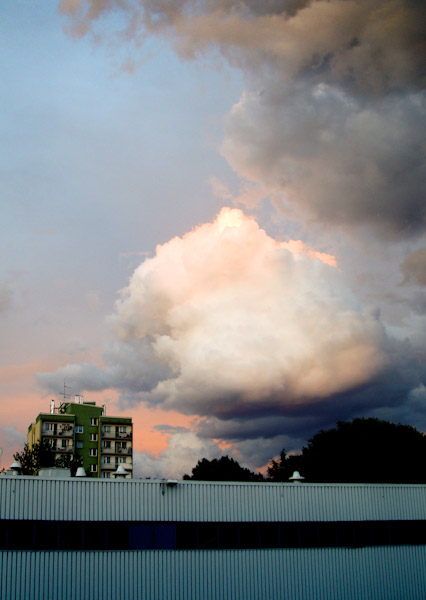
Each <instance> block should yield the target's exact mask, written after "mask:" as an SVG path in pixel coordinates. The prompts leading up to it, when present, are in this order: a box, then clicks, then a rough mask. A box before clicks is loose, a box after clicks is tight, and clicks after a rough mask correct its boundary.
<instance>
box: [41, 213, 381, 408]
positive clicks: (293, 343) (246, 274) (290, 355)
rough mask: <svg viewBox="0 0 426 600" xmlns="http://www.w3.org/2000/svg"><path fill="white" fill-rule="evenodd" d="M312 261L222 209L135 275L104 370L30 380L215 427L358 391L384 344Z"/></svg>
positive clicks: (336, 278) (75, 369) (330, 274)
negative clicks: (122, 394) (119, 396)
mask: <svg viewBox="0 0 426 600" xmlns="http://www.w3.org/2000/svg"><path fill="white" fill-rule="evenodd" d="M289 248H290V249H292V251H290V249H289ZM317 255H318V256H319V258H316V254H315V253H313V252H312V251H311V250H310V249H309V248H306V246H303V245H302V244H294V243H293V244H290V243H283V242H280V241H277V240H274V239H272V238H271V237H269V236H268V235H267V234H266V232H265V231H264V230H262V229H261V228H260V227H259V226H258V224H257V223H256V221H255V220H254V219H252V218H249V217H246V216H245V215H244V214H243V213H242V212H241V211H240V210H237V209H229V208H224V209H222V211H221V212H220V213H219V215H218V216H217V218H216V220H215V221H214V222H213V223H206V224H204V225H201V226H200V227H197V228H195V229H194V230H193V231H191V232H190V233H187V234H186V235H185V236H183V237H182V238H179V237H176V238H173V239H172V240H170V241H169V242H168V243H166V244H164V245H161V246H158V247H157V251H156V256H155V257H154V258H150V259H146V260H145V261H144V262H143V263H142V264H141V265H140V266H139V267H138V268H137V269H136V271H135V272H134V274H133V276H132V278H131V280H130V283H129V285H128V287H127V288H125V289H124V290H123V291H122V292H121V298H120V300H119V301H118V302H117V305H116V312H115V315H114V316H113V317H112V318H111V321H112V325H113V329H114V331H115V334H116V336H117V338H118V342H117V344H116V345H115V346H114V349H113V350H112V349H111V348H110V349H109V350H108V351H107V353H106V357H105V358H106V363H107V366H108V368H107V369H106V370H102V369H100V368H99V367H91V366H90V365H81V366H80V365H69V366H68V367H66V368H65V369H62V370H61V371H60V372H59V373H58V374H57V375H56V377H55V378H54V379H53V380H52V379H51V376H48V375H44V376H41V378H42V380H43V381H44V383H45V384H47V385H49V382H50V386H51V387H54V386H55V385H56V378H57V377H64V376H65V377H66V378H67V381H70V382H73V385H77V384H78V383H80V384H81V385H83V387H87V386H89V389H90V387H91V388H92V389H93V387H95V388H96V387H99V388H105V387H108V386H114V387H118V388H119V389H121V390H123V391H124V390H125V391H126V393H132V392H133V393H134V394H139V396H138V397H139V398H142V399H143V400H145V401H146V402H155V403H159V402H160V403H161V404H162V405H163V406H164V407H165V408H169V409H175V410H179V411H180V412H183V413H186V414H195V415H204V416H210V417H218V418H220V419H229V418H231V417H235V416H236V417H238V416H241V415H244V416H245V417H247V415H253V416H255V415H263V414H271V413H272V414H273V413H277V414H279V413H281V412H282V411H283V410H285V409H288V408H289V407H292V406H297V405H306V404H308V405H309V404H311V403H314V404H315V403H318V402H321V401H322V400H324V399H326V398H328V397H330V396H332V395H334V394H337V393H343V392H346V391H348V390H351V389H353V388H357V387H358V386H361V385H364V384H366V383H368V382H369V381H371V380H372V379H373V378H374V377H375V376H376V375H377V374H378V373H380V372H381V371H383V370H384V369H385V368H386V367H387V366H388V364H389V357H388V341H387V337H386V335H385V332H384V330H383V327H382V325H381V323H380V321H379V320H378V318H377V315H375V314H374V313H372V312H364V311H362V310H361V309H360V308H359V307H358V306H357V304H356V302H355V300H354V298H353V297H352V295H351V294H350V293H349V292H348V291H347V290H346V289H345V287H344V284H343V282H342V280H341V275H340V273H339V271H338V269H336V268H335V267H333V266H330V264H326V263H327V262H329V263H330V262H332V257H330V256H329V255H322V254H321V253H317ZM321 259H322V260H321ZM324 261H325V262H324ZM140 394H143V395H142V396H141V395H140Z"/></svg>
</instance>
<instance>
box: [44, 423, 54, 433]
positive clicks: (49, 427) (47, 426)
mask: <svg viewBox="0 0 426 600" xmlns="http://www.w3.org/2000/svg"><path fill="white" fill-rule="evenodd" d="M53 428H54V425H53V423H43V431H53Z"/></svg>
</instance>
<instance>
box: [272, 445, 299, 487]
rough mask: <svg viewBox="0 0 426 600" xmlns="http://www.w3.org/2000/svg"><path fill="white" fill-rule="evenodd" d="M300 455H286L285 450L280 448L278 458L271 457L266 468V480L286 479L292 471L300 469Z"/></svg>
mask: <svg viewBox="0 0 426 600" xmlns="http://www.w3.org/2000/svg"><path fill="white" fill-rule="evenodd" d="M301 461H302V456H301V455H300V454H294V455H290V456H287V455H286V452H285V450H284V449H283V450H281V454H280V458H279V460H275V459H271V461H270V463H269V466H268V469H267V480H268V481H288V480H289V478H290V477H291V476H292V475H293V473H294V471H300V470H302V466H301Z"/></svg>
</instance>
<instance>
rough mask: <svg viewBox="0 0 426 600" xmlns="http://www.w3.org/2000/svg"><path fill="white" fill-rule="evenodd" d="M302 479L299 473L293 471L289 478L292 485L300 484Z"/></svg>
mask: <svg viewBox="0 0 426 600" xmlns="http://www.w3.org/2000/svg"><path fill="white" fill-rule="evenodd" d="M304 479H305V478H304V477H302V475H301V474H300V473H299V471H294V473H293V475H292V476H291V477H289V480H290V481H292V482H293V483H300V482H301V481H303V480H304Z"/></svg>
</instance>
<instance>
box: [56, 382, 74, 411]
mask: <svg viewBox="0 0 426 600" xmlns="http://www.w3.org/2000/svg"><path fill="white" fill-rule="evenodd" d="M70 389H71V387H70V386H69V385H66V383H65V380H64V391H63V392H59V395H60V396H63V397H64V401H63V402H61V406H62V404H64V403H65V402H66V401H67V400H69V399H70V398H71V396H70V395H69V394H68V392H67V390H70Z"/></svg>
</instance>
